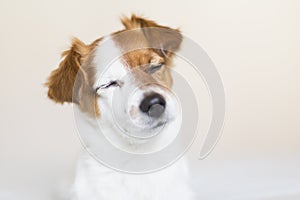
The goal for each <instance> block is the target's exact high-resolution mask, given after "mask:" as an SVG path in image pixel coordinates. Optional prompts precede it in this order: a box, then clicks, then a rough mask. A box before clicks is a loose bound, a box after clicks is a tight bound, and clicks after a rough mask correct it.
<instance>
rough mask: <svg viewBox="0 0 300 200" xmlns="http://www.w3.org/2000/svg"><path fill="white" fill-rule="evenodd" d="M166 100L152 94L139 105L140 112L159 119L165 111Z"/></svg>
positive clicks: (156, 94)
mask: <svg viewBox="0 0 300 200" xmlns="http://www.w3.org/2000/svg"><path fill="white" fill-rule="evenodd" d="M165 107H166V100H165V99H164V97H163V96H161V95H160V94H158V93H152V94H150V95H148V96H146V97H145V98H144V99H143V101H142V103H141V104H140V109H141V111H142V112H144V113H147V114H148V115H149V116H150V117H156V118H158V117H160V116H161V115H162V114H163V112H164V111H165Z"/></svg>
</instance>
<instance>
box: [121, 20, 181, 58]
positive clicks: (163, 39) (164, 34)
mask: <svg viewBox="0 0 300 200" xmlns="http://www.w3.org/2000/svg"><path fill="white" fill-rule="evenodd" d="M122 23H123V25H124V26H125V28H126V29H136V28H142V31H143V33H144V35H145V37H146V38H147V40H148V43H149V45H150V47H152V48H154V49H155V51H156V52H158V53H159V54H160V55H161V56H171V55H172V53H174V52H175V51H177V50H178V49H179V47H180V44H181V42H182V35H181V33H180V31H179V30H178V29H172V28H170V27H167V26H161V25H158V24H157V23H156V22H154V21H151V20H147V19H144V18H141V17H137V16H136V15H132V16H131V19H129V18H123V19H122Z"/></svg>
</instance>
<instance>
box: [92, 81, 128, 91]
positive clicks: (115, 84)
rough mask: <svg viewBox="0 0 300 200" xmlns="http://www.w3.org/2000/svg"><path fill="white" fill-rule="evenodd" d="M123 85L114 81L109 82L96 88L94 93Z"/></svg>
mask: <svg viewBox="0 0 300 200" xmlns="http://www.w3.org/2000/svg"><path fill="white" fill-rule="evenodd" d="M122 85H123V83H122V82H121V81H118V80H115V81H110V82H108V83H104V84H101V85H100V86H98V87H97V88H96V93H98V92H99V91H100V90H102V89H108V88H110V87H121V86H122Z"/></svg>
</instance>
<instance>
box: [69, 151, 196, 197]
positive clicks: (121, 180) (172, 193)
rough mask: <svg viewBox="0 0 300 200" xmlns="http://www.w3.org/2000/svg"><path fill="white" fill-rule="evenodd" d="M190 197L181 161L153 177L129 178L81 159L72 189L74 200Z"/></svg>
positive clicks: (86, 159) (133, 176)
mask: <svg viewBox="0 0 300 200" xmlns="http://www.w3.org/2000/svg"><path fill="white" fill-rule="evenodd" d="M190 196H191V193H190V190H189V187H188V180H187V169H186V165H185V161H184V160H181V161H179V162H177V163H175V164H174V165H173V166H170V167H168V168H166V169H164V170H162V171H159V172H156V173H151V174H144V175H131V174H124V173H119V172H116V171H113V170H111V169H109V168H107V167H104V166H101V165H100V164H99V163H97V162H96V161H95V160H93V159H92V158H91V157H89V156H84V157H83V159H81V160H80V162H79V165H78V169H77V175H76V180H75V183H74V187H73V199H74V200H75V199H76V200H86V199H89V200H102V199H105V200H127V199H128V200H129V199H130V200H135V199H136V200H165V199H172V200H177V199H178V200H179V199H191V198H190Z"/></svg>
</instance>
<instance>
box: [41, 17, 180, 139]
mask: <svg viewBox="0 0 300 200" xmlns="http://www.w3.org/2000/svg"><path fill="white" fill-rule="evenodd" d="M122 23H123V25H124V26H125V29H124V30H121V31H118V32H115V33H113V34H111V35H110V36H107V37H103V38H100V39H98V40H96V41H94V42H93V43H92V44H90V45H86V44H84V43H83V42H81V41H80V40H78V39H74V40H73V42H72V47H71V48H70V49H69V50H67V51H65V52H64V53H63V54H62V55H63V57H64V58H63V60H62V62H61V63H60V65H59V68H58V69H56V70H54V71H53V72H52V73H51V75H50V77H49V79H48V81H47V83H46V85H47V86H48V88H49V90H48V96H49V98H51V99H52V100H54V101H55V102H59V103H64V102H67V103H75V104H77V105H78V106H79V108H80V110H81V111H82V112H85V113H87V114H88V115H89V116H91V117H96V118H101V119H103V120H104V121H106V122H107V123H115V122H114V121H113V120H114V119H116V120H117V121H118V123H121V124H120V125H121V127H123V129H124V131H126V132H137V133H138V132H140V133H141V132H142V133H146V132H151V131H152V130H154V129H156V128H158V127H160V126H162V125H164V124H165V123H167V122H168V121H169V120H171V119H172V118H173V117H174V111H175V110H176V98H175V97H174V95H173V94H172V92H171V86H172V77H171V73H170V66H171V61H172V58H173V53H174V52H175V51H177V50H178V49H179V46H180V44H181V41H182V36H181V34H180V32H179V31H178V30H177V29H172V28H169V27H165V26H161V25H158V24H156V23H155V22H153V21H150V20H146V19H143V18H140V17H137V16H135V15H132V16H131V18H123V19H122ZM110 53H112V54H114V55H117V56H116V59H115V60H114V61H113V62H111V63H107V62H106V60H105V55H107V54H110ZM112 113H113V114H112Z"/></svg>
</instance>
